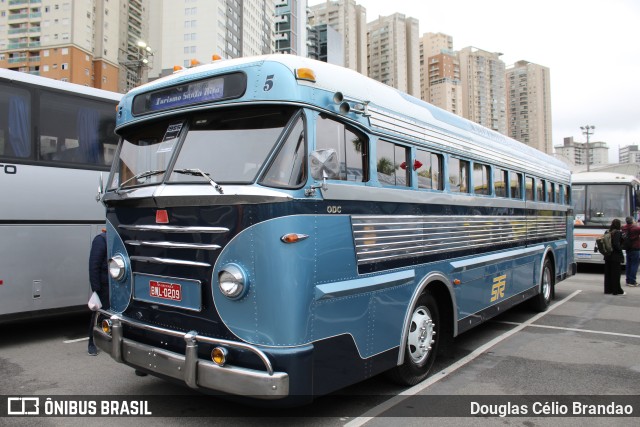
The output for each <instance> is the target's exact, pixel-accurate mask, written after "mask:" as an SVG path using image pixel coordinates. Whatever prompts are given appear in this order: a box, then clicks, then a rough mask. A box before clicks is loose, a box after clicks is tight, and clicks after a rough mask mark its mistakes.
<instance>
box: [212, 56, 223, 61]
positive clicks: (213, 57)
mask: <svg viewBox="0 0 640 427" xmlns="http://www.w3.org/2000/svg"><path fill="white" fill-rule="evenodd" d="M221 59H222V57H221V56H220V55H216V54H214V55H213V56H211V60H212V61H220V60H221Z"/></svg>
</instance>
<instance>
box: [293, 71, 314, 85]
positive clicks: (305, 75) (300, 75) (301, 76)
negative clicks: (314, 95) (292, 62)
mask: <svg viewBox="0 0 640 427" xmlns="http://www.w3.org/2000/svg"><path fill="white" fill-rule="evenodd" d="M296 79H298V80H307V81H309V82H313V83H315V82H316V73H315V71H313V70H312V69H311V68H296Z"/></svg>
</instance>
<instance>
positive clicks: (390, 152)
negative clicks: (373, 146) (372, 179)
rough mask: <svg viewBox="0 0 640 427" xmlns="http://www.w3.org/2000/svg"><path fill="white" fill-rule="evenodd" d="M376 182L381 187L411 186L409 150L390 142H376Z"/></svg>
mask: <svg viewBox="0 0 640 427" xmlns="http://www.w3.org/2000/svg"><path fill="white" fill-rule="evenodd" d="M376 151H377V152H376V155H377V159H376V169H377V172H378V181H379V182H380V184H382V185H395V186H400V187H408V186H410V185H411V168H409V167H407V164H408V163H409V158H410V154H409V148H407V147H403V146H401V145H396V144H393V143H391V142H387V141H382V140H378V145H377V150H376Z"/></svg>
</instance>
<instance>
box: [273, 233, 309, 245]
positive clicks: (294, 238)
mask: <svg viewBox="0 0 640 427" xmlns="http://www.w3.org/2000/svg"><path fill="white" fill-rule="evenodd" d="M307 237H309V236H307V235H306V234H299V233H289V234H285V235H284V236H282V237H281V238H280V240H281V241H282V242H284V243H298V242H299V241H301V240H304V239H306V238H307Z"/></svg>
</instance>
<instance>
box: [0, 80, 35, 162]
mask: <svg viewBox="0 0 640 427" xmlns="http://www.w3.org/2000/svg"><path fill="white" fill-rule="evenodd" d="M0 156H8V157H21V158H25V157H29V156H31V96H30V95H29V92H27V91H26V90H22V89H16V88H15V87H11V86H9V85H4V84H3V85H0Z"/></svg>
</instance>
